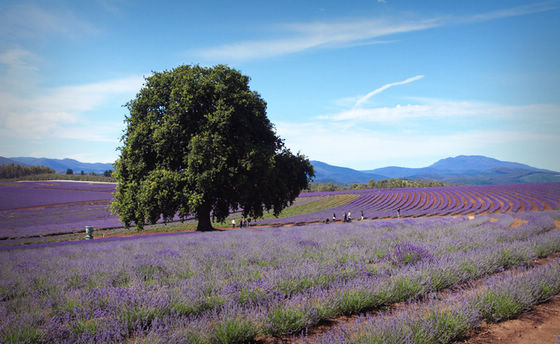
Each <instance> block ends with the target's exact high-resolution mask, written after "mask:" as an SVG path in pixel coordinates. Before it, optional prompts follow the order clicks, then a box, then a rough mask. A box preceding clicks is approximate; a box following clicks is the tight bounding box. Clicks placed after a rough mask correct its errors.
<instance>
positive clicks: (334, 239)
mask: <svg viewBox="0 0 560 344" xmlns="http://www.w3.org/2000/svg"><path fill="white" fill-rule="evenodd" d="M493 217H497V218H498V221H497V222H492V221H490V217H489V216H480V217H477V218H476V219H475V220H468V219H467V218H466V217H458V218H452V217H446V218H419V219H401V220H397V219H395V220H380V221H367V222H361V223H353V224H335V225H330V226H324V225H311V226H308V227H306V228H298V227H284V228H275V229H272V228H262V229H243V230H238V231H228V232H218V233H183V234H174V235H167V236H161V237H149V238H132V239H130V238H126V239H124V238H123V239H120V240H113V241H110V242H104V241H98V242H96V241H89V242H79V243H67V244H65V245H58V246H49V245H45V246H44V247H41V248H33V249H31V248H19V249H13V250H3V251H0V275H1V276H2V279H0V300H1V302H0V319H2V321H1V322H0V341H4V342H25V341H27V342H32V341H43V342H91V343H93V342H96V343H98V342H117V341H119V342H122V341H126V340H127V339H129V338H134V340H135V341H136V342H187V343H218V342H219V343H234V342H235V343H240V342H250V341H252V340H254V339H255V338H256V337H259V336H282V335H288V334H291V333H299V332H300V331H302V330H303V329H305V328H306V327H310V326H314V325H315V324H318V323H319V322H320V321H321V320H323V319H327V318H331V317H334V316H337V315H342V314H356V313H360V312H363V311H365V310H371V309H377V308H379V307H382V306H384V305H388V304H392V303H395V302H401V301H405V300H410V299H414V298H416V297H419V296H423V295H426V294H428V293H432V292H437V291H439V290H443V289H445V288H449V287H453V286H456V285H459V284H461V283H464V282H467V281H471V280H474V279H479V278H481V277H484V276H486V275H488V274H492V273H496V272H498V271H502V270H503V269H509V268H511V267H515V266H520V265H526V264H528V263H530V262H531V261H533V260H534V259H535V258H537V257H542V256H546V255H548V254H550V253H553V252H559V251H560V231H558V230H553V229H554V228H555V224H554V219H555V218H560V212H558V211H556V212H552V211H545V212H531V213H519V214H516V217H521V218H523V219H526V220H527V221H528V223H527V224H525V225H521V226H519V227H517V228H511V224H512V223H513V222H514V218H513V217H512V216H511V215H510V214H498V215H493Z"/></svg>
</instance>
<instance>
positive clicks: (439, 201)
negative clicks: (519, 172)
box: [0, 182, 560, 238]
mask: <svg viewBox="0 0 560 344" xmlns="http://www.w3.org/2000/svg"><path fill="white" fill-rule="evenodd" d="M114 190H115V185H114V184H98V183H76V182H74V183H72V182H26V183H2V184H0V238H22V237H30V236H39V235H50V234H57V233H72V232H74V233H75V232H81V231H83V230H84V227H85V226H86V225H87V226H93V227H94V228H96V229H104V228H115V227H121V226H122V223H121V222H120V220H119V218H118V216H116V215H113V214H111V213H110V212H109V209H108V207H109V204H110V202H111V199H112V197H113V196H112V193H113V192H114ZM559 206H560V183H533V184H513V185H490V186H453V187H433V188H406V189H372V190H351V191H339V192H319V193H302V194H301V195H300V197H299V198H298V199H297V200H296V202H295V204H294V206H293V207H291V210H292V211H286V212H284V213H283V214H282V215H281V217H280V218H274V217H273V216H267V218H266V219H261V220H259V221H257V222H256V223H257V224H260V225H271V224H288V223H312V222H321V221H324V220H325V219H327V218H329V219H331V218H332V215H333V214H336V216H337V218H338V219H339V220H340V219H342V217H343V214H344V213H345V212H350V213H351V214H352V216H353V218H354V219H358V218H360V216H361V213H362V212H363V214H364V217H365V218H367V219H380V218H392V217H397V216H398V213H397V210H399V212H400V215H401V216H402V217H421V216H434V215H438V216H445V215H454V216H457V215H476V214H486V213H508V212H523V211H534V210H538V211H542V210H554V209H558V208H559ZM293 214H295V215H293ZM254 223H255V222H254Z"/></svg>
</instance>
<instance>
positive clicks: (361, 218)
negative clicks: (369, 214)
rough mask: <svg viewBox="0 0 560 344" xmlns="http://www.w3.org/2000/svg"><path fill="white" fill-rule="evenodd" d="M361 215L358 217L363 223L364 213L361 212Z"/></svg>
mask: <svg viewBox="0 0 560 344" xmlns="http://www.w3.org/2000/svg"><path fill="white" fill-rule="evenodd" d="M361 213H362V216H361V217H360V221H363V220H364V211H363V210H361Z"/></svg>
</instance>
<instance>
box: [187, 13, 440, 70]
mask: <svg viewBox="0 0 560 344" xmlns="http://www.w3.org/2000/svg"><path fill="white" fill-rule="evenodd" d="M438 25H439V23H438V22H437V20H433V19H428V20H418V21H411V22H404V21H403V22H393V21H388V20H383V19H372V20H356V21H351V22H350V21H348V22H329V23H325V22H317V23H296V24H288V25H283V26H282V27H283V29H284V31H285V33H286V34H288V35H289V36H290V37H286V38H281V39H273V40H262V41H247V42H240V43H233V44H225V45H222V46H217V47H213V48H208V49H203V50H199V51H197V53H198V54H199V55H201V56H202V57H205V58H209V59H224V58H227V59H235V60H248V59H255V58H266V57H272V56H279V55H285V54H291V53H296V52H301V51H304V50H309V49H316V48H334V47H346V46H348V45H357V44H379V43H386V42H387V41H372V40H373V39H376V38H379V37H384V36H388V35H392V34H397V33H404V32H411V31H419V30H425V29H428V28H431V27H435V26H438Z"/></svg>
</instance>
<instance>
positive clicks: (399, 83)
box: [354, 75, 424, 109]
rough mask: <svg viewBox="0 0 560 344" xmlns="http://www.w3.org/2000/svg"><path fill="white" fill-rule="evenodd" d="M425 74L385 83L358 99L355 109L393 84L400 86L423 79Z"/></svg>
mask: <svg viewBox="0 0 560 344" xmlns="http://www.w3.org/2000/svg"><path fill="white" fill-rule="evenodd" d="M423 77H424V76H423V75H417V76H413V77H412V78H408V79H406V80H403V81H398V82H392V83H390V84H387V85H383V86H381V87H379V88H378V89H376V90H373V91H371V92H370V93H368V94H366V95H365V96H363V97H362V98H360V99H358V101H356V104H354V109H355V108H357V107H358V106H360V105H361V104H362V103H364V102H365V101H367V100H368V99H369V98H371V97H373V96H374V95H376V94H378V93H381V92H383V91H385V90H386V89H388V88H389V87H393V86H398V85H404V84H408V83H411V82H413V81H416V80H420V79H422V78H423Z"/></svg>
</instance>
